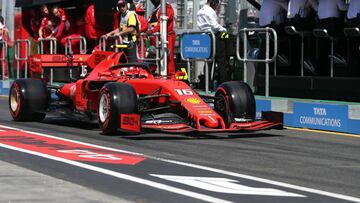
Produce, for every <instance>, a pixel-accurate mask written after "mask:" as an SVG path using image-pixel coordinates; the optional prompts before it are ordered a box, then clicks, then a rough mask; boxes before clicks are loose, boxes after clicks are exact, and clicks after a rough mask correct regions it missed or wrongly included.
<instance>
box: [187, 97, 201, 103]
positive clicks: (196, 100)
mask: <svg viewBox="0 0 360 203" xmlns="http://www.w3.org/2000/svg"><path fill="white" fill-rule="evenodd" d="M186 101H187V102H189V103H192V104H200V103H201V100H200V99H198V98H194V97H192V98H188V99H186Z"/></svg>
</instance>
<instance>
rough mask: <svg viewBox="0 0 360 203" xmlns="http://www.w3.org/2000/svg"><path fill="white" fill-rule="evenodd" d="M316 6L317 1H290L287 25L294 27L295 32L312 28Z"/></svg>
mask: <svg viewBox="0 0 360 203" xmlns="http://www.w3.org/2000/svg"><path fill="white" fill-rule="evenodd" d="M318 4H319V3H318V1H317V0H290V1H289V4H288V10H287V19H288V22H289V25H292V26H295V28H296V29H297V30H304V29H306V30H308V29H312V28H314V26H315V12H317V10H318Z"/></svg>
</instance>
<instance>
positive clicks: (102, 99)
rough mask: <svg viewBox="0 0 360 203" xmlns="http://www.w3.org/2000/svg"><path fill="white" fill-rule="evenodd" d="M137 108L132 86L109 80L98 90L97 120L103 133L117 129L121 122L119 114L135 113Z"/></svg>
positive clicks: (113, 131)
mask: <svg viewBox="0 0 360 203" xmlns="http://www.w3.org/2000/svg"><path fill="white" fill-rule="evenodd" d="M137 110H138V105H137V95H136V92H135V90H134V88H133V87H132V86H130V85H128V84H125V83H115V82H110V83H107V84H105V85H104V87H103V88H102V89H101V90H100V93H99V100H98V121H99V125H100V128H101V130H102V132H103V133H104V134H111V133H115V132H116V131H117V129H118V128H119V127H120V123H121V118H120V117H121V114H133V113H137Z"/></svg>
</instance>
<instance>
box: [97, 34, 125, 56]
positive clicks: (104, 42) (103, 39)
mask: <svg viewBox="0 0 360 203" xmlns="http://www.w3.org/2000/svg"><path fill="white" fill-rule="evenodd" d="M109 39H113V42H114V43H113V44H112V45H113V46H115V51H116V52H119V50H120V48H118V46H119V45H122V44H124V41H123V38H122V36H121V35H112V36H109V37H106V36H105V35H102V36H101V37H100V39H99V49H100V51H106V45H107V44H108V43H107V42H108V40H109Z"/></svg>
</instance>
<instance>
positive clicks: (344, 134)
mask: <svg viewBox="0 0 360 203" xmlns="http://www.w3.org/2000/svg"><path fill="white" fill-rule="evenodd" d="M285 128H286V129H289V130H297V131H306V132H314V133H323V134H330V135H341V136H347V137H356V138H360V135H355V134H350V133H340V132H331V131H323V130H312V129H306V128H293V127H287V126H286V127H285Z"/></svg>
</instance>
